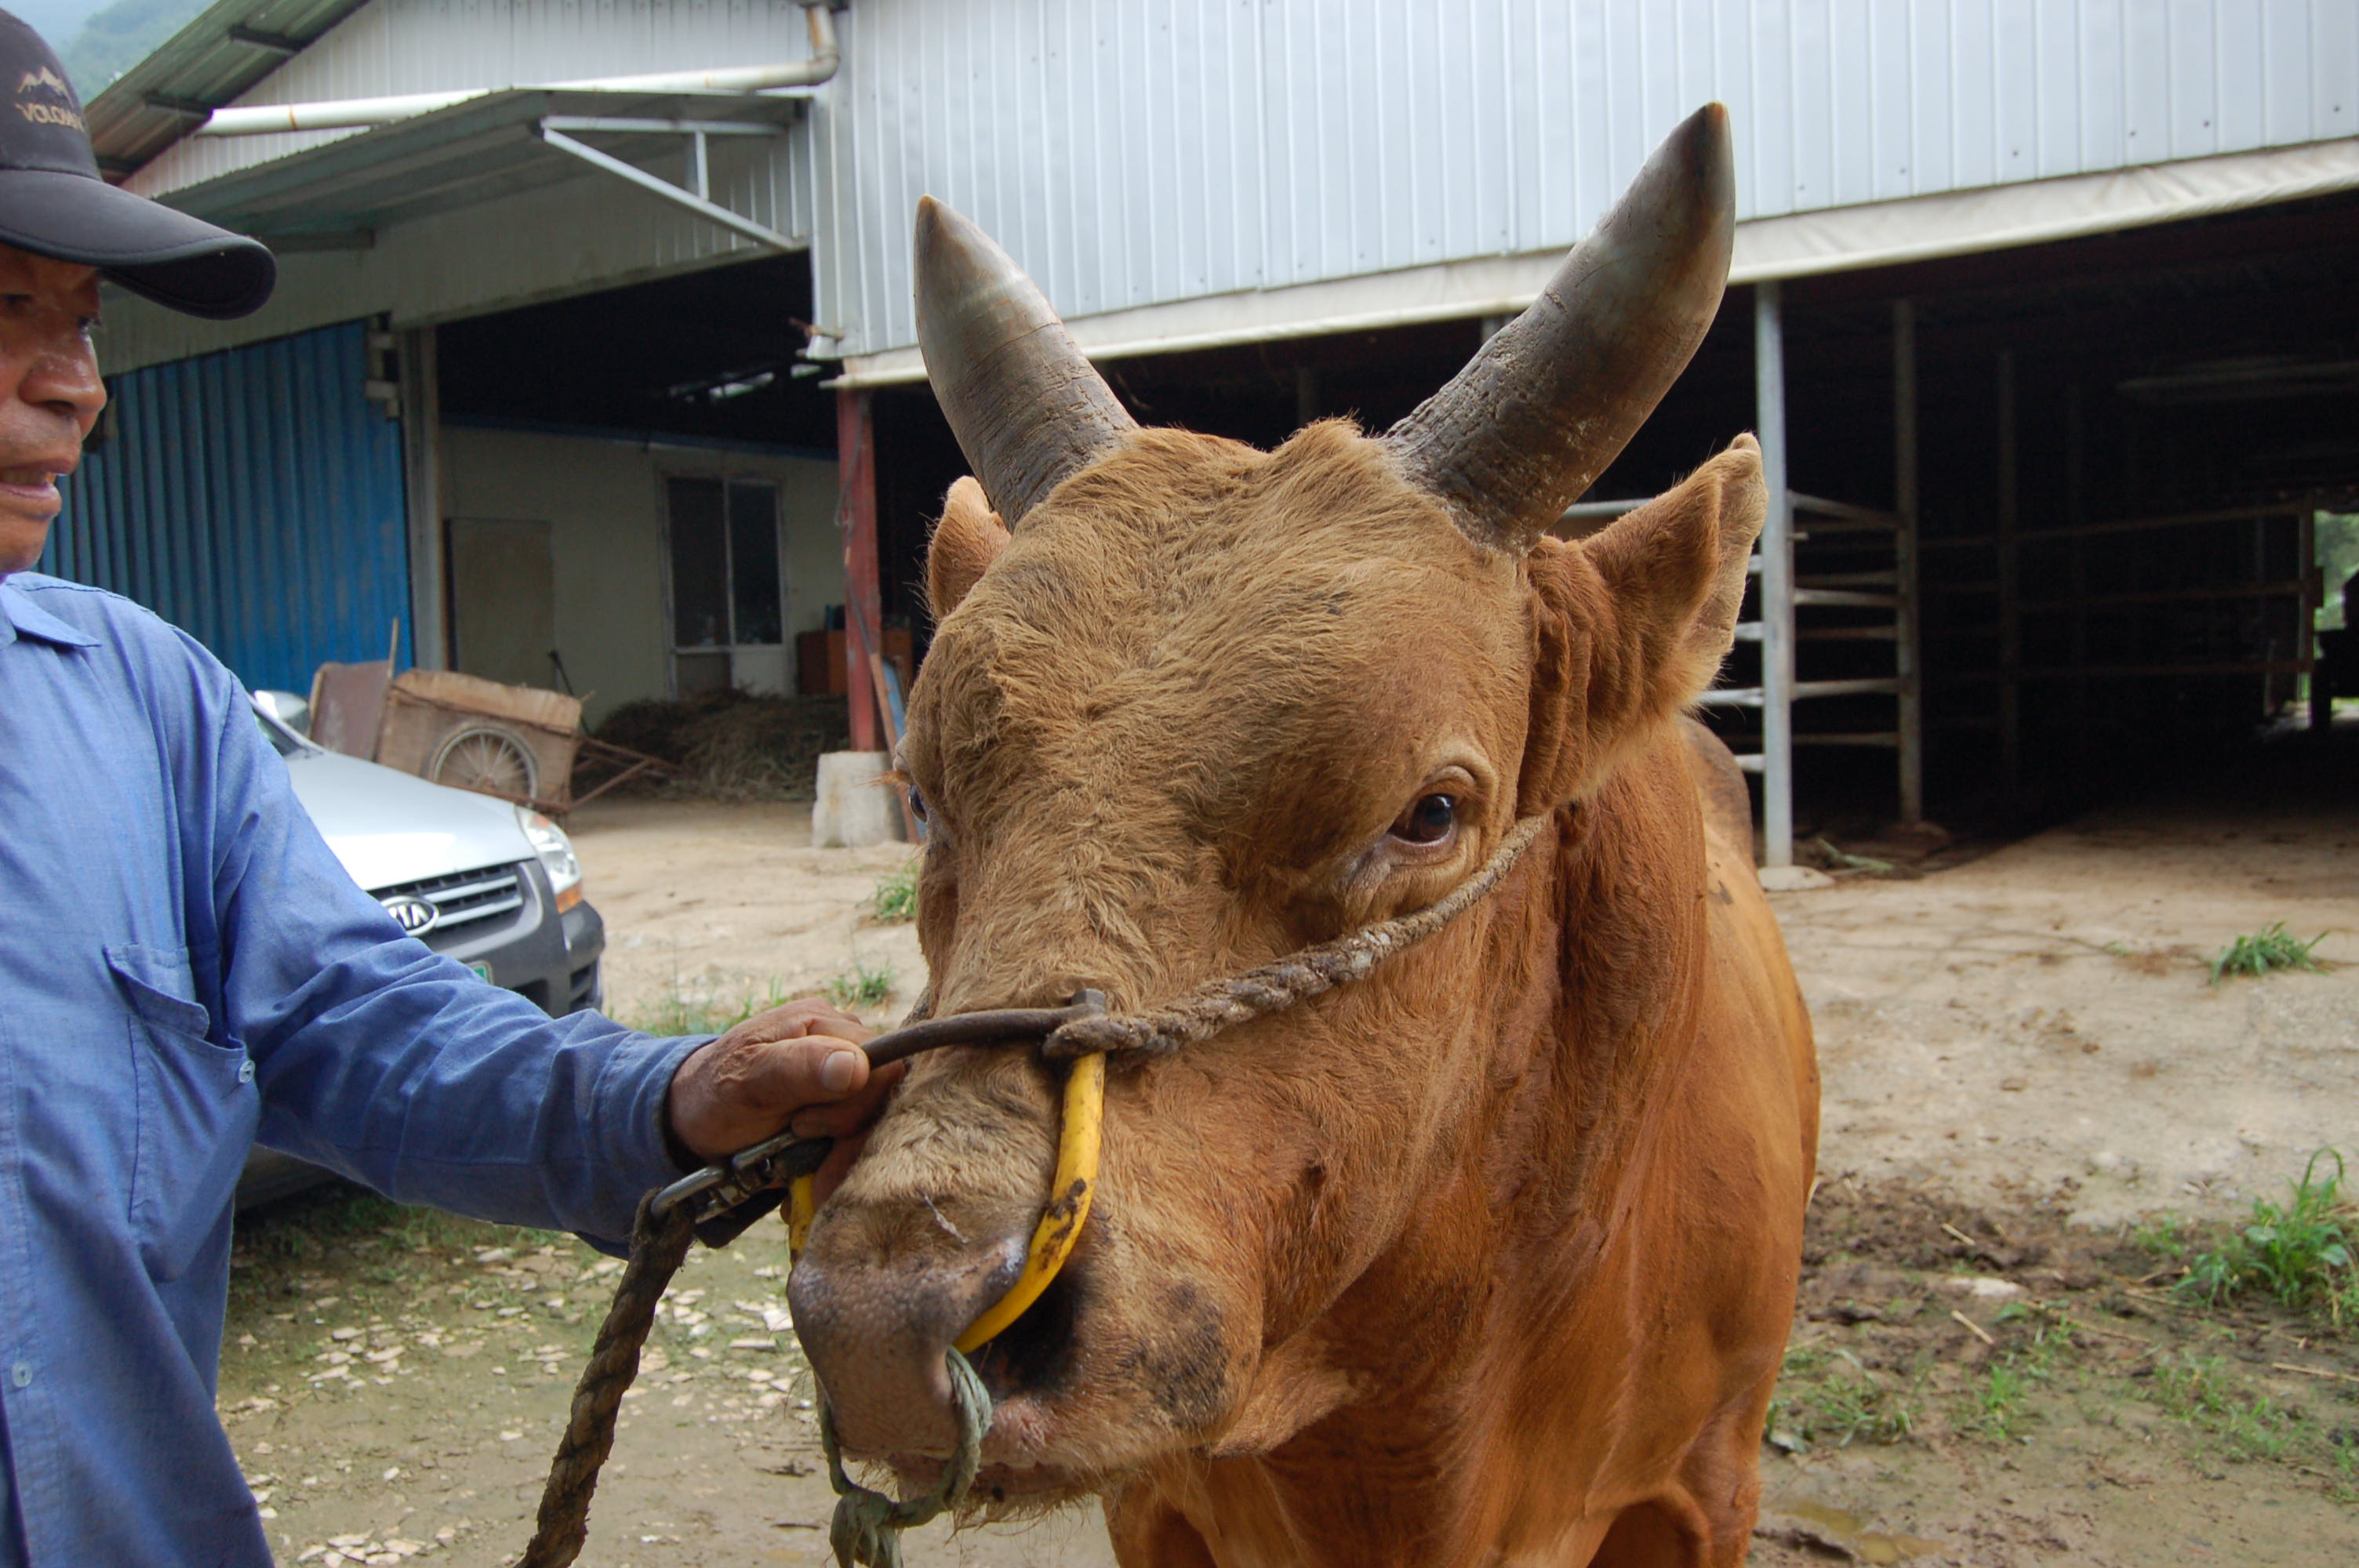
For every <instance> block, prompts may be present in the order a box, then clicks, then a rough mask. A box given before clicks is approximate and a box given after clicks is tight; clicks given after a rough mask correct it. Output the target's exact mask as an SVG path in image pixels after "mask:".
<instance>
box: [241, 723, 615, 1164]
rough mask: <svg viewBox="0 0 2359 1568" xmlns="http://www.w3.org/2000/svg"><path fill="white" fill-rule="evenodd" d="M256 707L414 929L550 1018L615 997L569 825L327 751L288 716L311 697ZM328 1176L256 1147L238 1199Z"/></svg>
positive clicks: (600, 928) (391, 909) (302, 788)
mask: <svg viewBox="0 0 2359 1568" xmlns="http://www.w3.org/2000/svg"><path fill="white" fill-rule="evenodd" d="M254 708H255V719H256V720H257V721H258V722H259V723H260V724H261V726H262V731H263V733H264V734H265V735H266V736H267V737H268V738H269V740H270V743H271V745H272V746H273V747H274V748H275V749H276V750H277V752H278V754H279V755H280V756H282V757H284V758H285V759H286V760H287V776H288V779H289V780H291V781H292V782H293V784H294V785H295V798H296V799H298V800H299V801H301V802H302V803H303V809H304V810H305V811H306V812H308V813H310V817H311V820H312V822H313V823H314V824H316V825H317V826H318V827H319V829H320V834H321V837H322V838H326V839H327V841H328V848H329V849H332V850H334V851H335V855H336V859H337V860H341V861H342V862H343V865H344V870H346V871H350V872H351V873H352V875H353V881H356V882H358V883H360V885H361V886H362V887H363V888H364V889H366V890H367V891H368V893H369V896H370V897H372V898H374V899H375V900H376V901H377V902H378V903H382V904H383V905H385V907H386V913H387V914H391V915H392V916H393V918H394V921H395V923H396V924H397V925H400V927H401V928H402V929H403V930H404V931H407V932H408V933H409V934H410V935H413V936H415V937H417V938H418V939H419V941H421V942H423V943H425V944H426V945H427V946H429V947H431V948H433V949H434V950H435V951H436V952H438V953H445V954H448V955H449V956H450V957H452V958H455V959H457V960H458V961H459V962H460V963H462V964H464V965H466V966H467V967H468V968H471V969H473V970H474V971H475V973H477V974H478V975H481V976H482V977H483V978H484V979H485V980H487V981H489V982H490V983H492V984H493V985H496V986H505V987H506V988H507V989H510V990H512V991H516V992H518V993H520V994H521V995H523V996H525V997H526V998H527V999H529V1000H531V1001H532V1002H533V1004H534V1005H535V1006H537V1007H538V1008H540V1010H541V1011H544V1012H548V1013H550V1014H552V1015H554V1014H560V1013H567V1012H572V1011H577V1010H579V1009H582V1008H585V1007H596V1006H597V1005H598V1004H599V1002H600V1001H601V1000H603V995H604V991H603V986H602V985H601V984H600V981H599V976H598V960H599V957H600V956H601V955H602V954H603V953H604V951H605V948H606V927H605V923H604V922H603V921H602V920H600V919H599V917H598V912H597V911H596V910H595V909H592V907H591V906H590V903H589V902H588V901H587V900H586V899H584V898H583V897H582V862H581V860H579V859H577V858H576V857H575V855H574V852H573V841H572V840H571V838H567V837H566V835H565V830H564V829H563V828H561V827H558V826H557V824H555V823H554V822H551V821H550V820H549V818H548V817H546V816H542V815H540V814H539V813H538V812H537V811H534V810H532V809H530V808H529V807H527V806H512V805H510V804H509V803H508V802H506V801H504V800H498V799H495V798H494V797H493V796H491V795H476V794H473V793H472V792H470V791H467V790H462V789H451V788H450V787H448V786H446V785H443V784H429V783H428V782H427V781H426V780H424V779H421V778H416V777H413V776H412V775H410V774H408V773H398V772H397V771H395V770H394V769H392V768H383V767H379V766H378V765H377V764H376V763H375V762H363V761H361V760H360V759H359V758H357V757H347V756H344V755H342V754H341V753H339V752H330V751H325V750H323V749H321V747H318V746H315V745H313V744H312V743H311V742H310V741H308V740H306V739H305V738H304V737H303V736H302V735H301V734H299V732H298V731H297V730H296V729H295V727H294V725H292V724H289V723H288V721H287V719H294V720H295V721H296V722H297V723H300V722H301V712H302V708H303V703H302V701H301V699H299V698H298V697H291V696H289V695H288V694H286V693H283V692H261V693H257V694H256V695H255V702H254ZM282 715H284V716H285V717H284V718H282V717H281V716H282ZM319 1176H320V1173H319V1172H318V1171H317V1170H316V1169H315V1168H314V1167H312V1166H310V1165H307V1164H305V1163H303V1162H301V1161H299V1160H297V1159H294V1158H293V1157H292V1156H289V1155H285V1154H279V1153H276V1152H272V1151H269V1150H264V1149H256V1150H255V1153H254V1158H253V1159H252V1160H251V1161H250V1162H248V1163H247V1166H246V1171H245V1179H244V1180H243V1181H241V1182H240V1183H239V1184H238V1193H237V1195H238V1203H239V1205H240V1206H246V1205H249V1204H255V1203H262V1202H266V1201H268V1200H269V1199H271V1198H274V1197H278V1196H281V1195H285V1194H287V1193H289V1192H292V1191H295V1190H296V1189H298V1188H299V1187H302V1186H304V1185H307V1184H310V1182H313V1181H316V1180H318V1179H319Z"/></svg>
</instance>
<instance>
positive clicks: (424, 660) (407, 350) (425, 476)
mask: <svg viewBox="0 0 2359 1568" xmlns="http://www.w3.org/2000/svg"><path fill="white" fill-rule="evenodd" d="M398 345H399V346H398V350H397V351H398V352H399V354H400V356H401V481H402V500H403V503H404V507H405V509H406V510H407V511H408V514H409V516H408V523H409V662H410V663H411V664H413V665H417V666H418V667H419V668H420V669H427V670H439V669H440V668H442V667H443V665H445V664H447V663H448V662H449V660H448V657H447V652H448V650H449V648H450V629H449V628H450V617H449V614H448V613H447V605H446V602H445V598H444V595H445V591H446V589H447V588H448V586H449V583H448V575H449V574H448V572H447V569H446V568H445V567H444V565H443V559H442V549H443V537H442V384H441V381H440V376H439V373H438V370H437V366H436V362H435V357H434V329H433V328H431V327H413V328H410V329H409V330H406V331H404V332H402V333H401V334H400V337H399V339H398Z"/></svg>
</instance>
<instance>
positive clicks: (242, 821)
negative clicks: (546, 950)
mask: <svg viewBox="0 0 2359 1568" xmlns="http://www.w3.org/2000/svg"><path fill="white" fill-rule="evenodd" d="M700 1043H701V1042H700V1041H697V1040H658V1039H653V1038H650V1037H648V1036H647V1035H643V1034H638V1033H633V1032H631V1031H629V1030H625V1029H624V1028H622V1027H620V1026H619V1025H616V1024H614V1023H611V1022H607V1021H606V1020H605V1019H603V1018H601V1017H599V1016H597V1015H596V1014H594V1013H587V1012H581V1013H575V1014H573V1015H571V1017H567V1018H562V1019H550V1018H549V1017H548V1016H547V1015H546V1014H544V1013H542V1012H541V1011H539V1010H538V1008H536V1007H534V1006H533V1005H532V1004H531V1003H530V1002H528V1001H527V1000H524V999H523V998H522V997H520V996H517V995H516V994H515V993H514V992H511V991H506V990H501V989H496V988H495V987H493V986H488V985H485V984H484V982H483V981H482V980H480V979H476V978H475V976H474V975H473V974H472V973H470V972H469V971H468V970H467V969H465V968H462V966H460V965H458V964H456V963H453V962H451V960H450V959H447V958H443V957H438V956H436V955H435V954H433V953H431V952H429V950H428V949H427V948H426V947H425V946H423V945H422V944H420V943H419V942H418V941H416V940H415V939H414V938H411V937H408V936H405V935H402V933H401V932H400V931H399V929H397V927H396V926H395V925H394V923H393V921H392V919H391V917H390V916H388V915H387V914H386V912H385V911H384V910H383V909H382V908H380V907H379V906H378V905H377V903H375V900H373V899H371V898H370V897H369V896H368V895H367V894H366V893H364V892H362V891H361V890H360V888H359V887H357V886H356V885H354V883H353V880H352V878H351V876H349V875H348V874H347V873H346V872H345V871H344V868H343V867H342V864H340V863H339V862H338V861H337V860H336V858H335V856H334V855H333V854H332V852H331V851H330V850H329V849H328V846H327V844H326V842H325V841H324V840H323V839H321V837H320V834H319V831H318V830H317V829H316V828H314V827H312V825H311V820H310V817H309V816H306V815H305V813H304V811H303V808H302V806H300V805H299V804H298V802H297V801H296V798H295V795H294V793H293V790H292V788H291V786H290V785H289V784H288V778H287V768H286V764H285V763H284V762H281V761H280V760H279V757H278V755H277V752H274V751H273V750H272V749H271V747H270V746H269V745H268V743H267V742H266V741H265V740H264V738H263V735H262V733H261V730H259V728H258V727H257V725H256V723H255V717H254V714H253V711H252V709H251V708H249V706H248V702H247V698H246V696H245V692H244V691H242V690H241V689H240V688H239V687H238V684H237V682H236V681H235V680H234V678H233V677H232V676H230V674H229V672H228V671H227V670H225V669H223V667H222V666H221V665H220V664H219V663H218V662H217V661H216V660H215V659H214V658H213V657H212V655H211V654H208V653H206V652H205V650H204V649H203V648H201V647H200V646H199V645H198V644H197V643H196V642H195V641H194V640H193V639H191V638H190V637H189V636H188V635H186V634H185V633H181V632H179V631H176V630H175V629H173V628H171V627H169V626H167V625H166V624H164V623H163V622H161V621H158V619H157V618H156V617H155V616H153V615H151V614H149V613H147V611H144V610H141V609H139V608H138V607H136V605H133V604H131V603H129V602H127V601H126V600H122V599H119V598H116V597H115V596H114V595H113V594H109V593H105V592H102V591H100V590H99V589H91V588H84V587H81V586H78V585H76V584H72V583H65V582H60V581H58V580H57V579H53V578H46V577H40V576H38V575H35V574H32V573H20V574H18V575H16V576H14V577H10V578H8V579H5V581H0V1427H5V1435H0V1481H5V1486H0V1563H5V1564H16V1563H27V1562H29V1563H36V1564H41V1565H43V1568H49V1565H56V1568H99V1565H102V1564H130V1563H206V1564H214V1563H221V1564H265V1563H268V1562H269V1561H270V1553H269V1549H268V1547H267V1545H266V1543H265V1541H264V1536H263V1530H262V1523H261V1520H260V1519H259V1518H258V1517H257V1515H256V1513H255V1504H254V1499H253V1498H252V1496H251V1495H250V1494H249V1492H248V1491H247V1489H246V1487H245V1480H244V1478H243V1477H242V1476H240V1474H239V1471H238V1465H237V1460H236V1458H235V1456H234V1454H233V1453H232V1452H231V1449H230V1444H229V1438H228V1436H227V1434H226V1433H223V1430H222V1427H221V1423H220V1422H219V1421H218V1419H216V1417H215V1414H214V1408H213V1393H214V1384H215V1380H216V1378H217V1376H218V1372H219V1362H220V1357H221V1339H222V1318H223V1312H224V1310H225V1307H226V1302H227V1294H228V1289H229V1257H230V1215H231V1209H232V1206H233V1199H234V1191H235V1188H236V1185H237V1179H238V1173H239V1170H240V1168H241V1167H242V1166H243V1165H244V1163H245V1157H246V1153H247V1151H248V1149H249V1148H250V1147H251V1145H252V1144H253V1143H254V1142H255V1141H256V1140H257V1139H258V1140H259V1141H261V1142H263V1143H266V1144H268V1145H269V1146H271V1147H272V1148H275V1149H282V1150H285V1151H286V1152H288V1153H291V1154H297V1155H300V1156H301V1157H302V1158H304V1159H306V1160H310V1161H313V1162H317V1163H319V1164H321V1165H324V1166H326V1167H328V1168H329V1169H330V1170H332V1171H337V1172H340V1173H343V1174H344V1175H347V1176H350V1177H352V1178H353V1180H355V1181H359V1182H364V1183H366V1184H368V1185H370V1186H372V1187H375V1188H376V1189H377V1190H378V1191H379V1192H382V1193H385V1194H386V1195H389V1196H391V1197H394V1198H396V1199H398V1200H399V1201H401V1202H404V1203H427V1204H433V1205H436V1206H440V1207H443V1208H449V1209H454V1210H457V1211H459V1212H461V1213H464V1214H473V1215H478V1216H482V1217H485V1218H489V1219H499V1220H506V1221H510V1222H513V1223H516V1224H524V1225H538V1226H550V1227H562V1228H564V1229H568V1230H573V1231H578V1232H581V1233H582V1234H584V1235H586V1236H589V1237H592V1238H600V1239H603V1240H605V1241H608V1242H614V1241H617V1240H621V1239H624V1238H627V1237H628V1236H629V1234H630V1226H631V1218H632V1213H633V1210H634V1208H635V1207H636V1203H637V1201H638V1198H639V1196H640V1195H642V1194H643V1193H645V1192H646V1191H647V1189H648V1188H649V1187H651V1186H655V1185H657V1184H660V1183H663V1182H666V1181H669V1180H671V1179H673V1178H674V1177H676V1176H677V1175H678V1174H679V1170H678V1167H677V1166H676V1165H675V1164H674V1162H673V1161H672V1160H671V1159H670V1157H669V1154H668V1152H667V1151H666V1146H665V1141H664V1136H663V1129H662V1117H663V1114H664V1097H665V1092H666V1089H667V1087H669V1083H670V1081H671V1075H672V1072H673V1069H674V1068H676V1067H677V1066H678V1065H679V1061H680V1059H681V1058H682V1057H683V1056H685V1055H686V1054H688V1052H690V1050H692V1049H694V1048H695V1046H696V1045H697V1044H700Z"/></svg>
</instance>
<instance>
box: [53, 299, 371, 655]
mask: <svg viewBox="0 0 2359 1568" xmlns="http://www.w3.org/2000/svg"><path fill="white" fill-rule="evenodd" d="M103 351H104V344H103V342H102V344H101V352H102V354H103ZM367 376H368V341H367V330H366V327H365V326H364V323H361V322H358V321H353V322H348V323H346V324H344V325H342V326H339V327H324V328H321V330H318V331H315V332H305V333H302V334H300V335H299V336H296V337H292V338H280V339H277V340H276V341H271V342H267V343H257V344H255V345H254V346H253V347H251V348H244V349H233V350H231V351H228V352H226V353H218V354H207V355H204V356H203V357H201V358H199V359H191V360H180V361H177V362H173V363H170V364H161V365H154V366H151V367H149V368H148V369H146V370H139V371H133V372H132V373H129V374H127V375H121V376H110V377H109V378H108V379H107V391H108V393H109V394H110V395H112V397H113V399H114V421H115V429H114V438H113V439H111V440H109V441H107V442H105V443H104V444H103V445H102V446H101V447H99V448H98V449H96V450H94V451H92V452H90V453H89V454H87V455H86V456H85V457H84V458H83V459H82V467H81V469H80V470H77V471H76V472H75V473H74V475H73V476H72V477H71V478H70V479H68V480H67V481H64V484H63V487H62V488H63V489H64V492H65V510H64V512H63V513H62V514H60V516H59V517H58V520H57V522H56V523H55V524H53V525H52V526H51V528H50V530H49V549H48V550H47V552H46V553H45V554H44V555H43V557H42V559H41V570H43V571H46V572H49V573H52V574H54V575H55V576H58V577H61V578H70V579H73V580H74V581H76V582H87V583H95V584H97V585H98V586H100V587H102V588H109V589H114V591H115V592H117V593H120V594H122V595H123V596H124V597H125V598H126V599H131V600H136V601H137V602H139V603H141V604H144V605H146V606H147V607H148V608H149V609H151V610H153V611H156V612H157V613H158V615H161V616H162V617H164V619H165V620H167V621H169V622H173V623H174V624H176V625H179V626H181V627H184V628H186V629H187V630H188V631H189V632H190V633H192V634H193V635H195V636H196V637H197V639H198V640H199V641H201V642H202V643H204V644H205V646H207V647H208V648H211V649H212V651H213V653H214V654H216V655H217V656H218V657H219V658H220V659H221V661H222V662H223V664H225V665H228V666H229V667H230V668H231V669H232V670H234V671H235V672H236V673H237V675H238V676H239V678H240V679H242V680H244V681H245V683H246V685H247V686H249V687H284V688H286V689H288V690H290V691H296V692H309V691H310V689H311V671H312V670H313V668H314V667H316V666H317V665H320V664H321V662H322V661H324V660H329V659H337V660H348V661H349V660H359V659H381V658H383V657H385V652H386V634H387V633H388V631H389V630H390V628H391V626H392V623H393V622H394V621H395V620H396V619H399V620H400V621H401V622H402V662H403V663H405V664H407V663H408V646H409V627H408V619H409V549H408V521H407V515H406V513H405V510H404V507H403V503H402V481H401V427H400V425H399V424H398V423H397V422H396V421H394V420H391V419H388V418H386V416H385V410H384V408H383V406H380V405H378V404H375V403H372V402H370V401H369V400H368V398H367V397H366V396H365V395H364V383H365V382H366V380H367Z"/></svg>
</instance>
